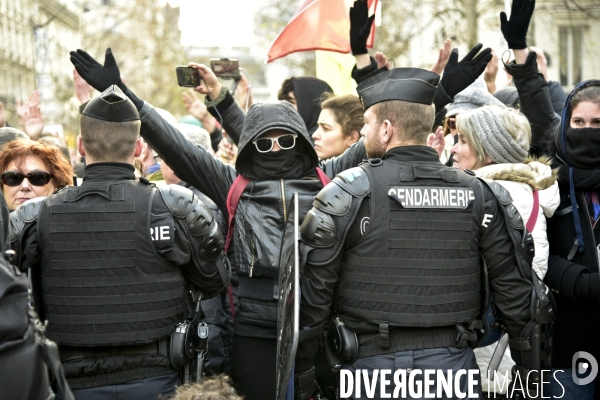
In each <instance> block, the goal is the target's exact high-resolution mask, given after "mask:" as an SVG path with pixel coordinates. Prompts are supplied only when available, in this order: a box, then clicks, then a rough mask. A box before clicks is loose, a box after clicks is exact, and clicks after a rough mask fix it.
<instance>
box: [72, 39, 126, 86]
mask: <svg viewBox="0 0 600 400" xmlns="http://www.w3.org/2000/svg"><path fill="white" fill-rule="evenodd" d="M70 54H71V62H72V63H73V65H74V66H75V69H76V70H77V73H79V75H81V77H82V78H83V79H84V80H85V81H86V82H87V83H89V84H90V86H91V87H93V88H94V89H96V90H97V91H99V92H104V91H105V90H106V89H108V87H109V86H110V85H117V86H118V87H119V88H120V89H121V90H123V91H125V85H124V84H123V82H122V81H121V73H120V72H119V67H118V66H117V62H116V61H115V57H114V56H113V54H112V51H111V50H110V47H109V48H108V49H106V54H105V55H104V66H102V65H100V63H99V62H98V61H96V60H94V59H93V58H92V56H90V55H89V54H88V53H87V52H85V51H84V50H81V49H78V50H77V51H72V52H71V53H70Z"/></svg>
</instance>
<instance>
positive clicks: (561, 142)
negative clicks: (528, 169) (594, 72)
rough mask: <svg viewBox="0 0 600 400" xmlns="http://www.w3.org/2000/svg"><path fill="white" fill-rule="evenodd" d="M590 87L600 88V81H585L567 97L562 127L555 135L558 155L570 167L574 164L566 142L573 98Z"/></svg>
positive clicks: (559, 127) (562, 116)
mask: <svg viewBox="0 0 600 400" xmlns="http://www.w3.org/2000/svg"><path fill="white" fill-rule="evenodd" d="M590 86H600V80H595V79H592V80H589V81H583V82H581V83H579V84H577V86H575V89H573V91H572V92H571V93H569V95H568V96H567V99H566V100H565V106H564V108H563V112H562V115H561V122H560V125H559V126H558V128H557V130H556V133H555V135H554V144H555V146H556V148H557V151H558V154H559V155H560V157H561V158H562V160H563V161H564V162H565V164H567V165H568V166H570V167H571V166H572V164H571V162H570V158H569V154H567V150H566V140H567V128H568V127H569V123H570V121H571V113H572V112H573V107H572V106H571V100H572V99H573V96H575V95H576V94H577V93H578V92H580V91H581V90H583V89H585V88H588V87H590Z"/></svg>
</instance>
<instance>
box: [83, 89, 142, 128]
mask: <svg viewBox="0 0 600 400" xmlns="http://www.w3.org/2000/svg"><path fill="white" fill-rule="evenodd" d="M81 113H82V114H83V115H87V116H88V117H92V118H96V119H101V120H104V121H111V122H126V121H138V120H139V119H140V114H139V113H138V111H137V108H135V105H134V104H133V103H132V102H131V100H129V98H128V97H127V96H125V94H124V93H123V91H121V89H119V87H118V86H115V85H111V86H110V87H109V88H108V89H106V90H105V91H104V92H102V93H101V94H100V96H98V97H94V98H93V99H92V100H90V101H89V102H88V104H87V106H85V108H84V109H83V111H82V112H81Z"/></svg>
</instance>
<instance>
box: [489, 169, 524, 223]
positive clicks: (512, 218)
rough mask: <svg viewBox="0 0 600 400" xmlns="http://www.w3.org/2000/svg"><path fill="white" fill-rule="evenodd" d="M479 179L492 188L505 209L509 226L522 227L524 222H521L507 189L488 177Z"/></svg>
mask: <svg viewBox="0 0 600 400" xmlns="http://www.w3.org/2000/svg"><path fill="white" fill-rule="evenodd" d="M481 181H482V182H483V183H485V185H486V186H487V187H489V188H490V189H491V190H492V192H493V193H494V196H496V198H497V199H498V202H499V203H500V204H501V205H502V206H503V207H504V208H505V209H506V213H507V216H508V221H509V223H510V226H511V227H512V228H514V229H523V228H524V227H525V224H523V219H522V218H521V214H519V210H517V207H515V206H514V204H513V199H512V197H511V195H510V193H509V192H508V190H506V189H505V188H504V186H502V185H500V184H499V183H498V182H494V181H492V180H488V179H485V180H484V179H481Z"/></svg>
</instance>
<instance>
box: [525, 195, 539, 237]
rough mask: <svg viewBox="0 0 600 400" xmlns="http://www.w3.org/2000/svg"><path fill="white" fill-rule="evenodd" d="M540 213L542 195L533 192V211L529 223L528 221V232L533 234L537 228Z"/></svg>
mask: <svg viewBox="0 0 600 400" xmlns="http://www.w3.org/2000/svg"><path fill="white" fill-rule="evenodd" d="M539 212H540V195H539V193H538V191H537V190H534V191H533V209H532V210H531V215H530V216H529V221H527V225H526V226H525V227H526V228H527V231H528V232H530V233H531V232H533V228H535V223H536V222H537V218H538V214H539Z"/></svg>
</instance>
